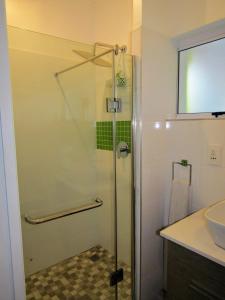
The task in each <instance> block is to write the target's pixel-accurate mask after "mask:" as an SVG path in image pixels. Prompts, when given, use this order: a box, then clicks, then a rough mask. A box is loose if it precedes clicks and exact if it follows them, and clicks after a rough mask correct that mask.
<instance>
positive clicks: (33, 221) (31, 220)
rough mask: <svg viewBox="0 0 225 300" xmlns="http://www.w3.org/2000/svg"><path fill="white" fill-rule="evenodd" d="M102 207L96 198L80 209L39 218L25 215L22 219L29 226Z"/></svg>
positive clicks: (101, 203) (100, 201)
mask: <svg viewBox="0 0 225 300" xmlns="http://www.w3.org/2000/svg"><path fill="white" fill-rule="evenodd" d="M102 205H103V201H102V200H101V199H99V198H97V199H95V200H94V202H93V203H91V204H86V205H83V206H80V207H77V208H72V209H68V210H63V211H60V212H56V213H53V214H51V215H47V216H41V217H31V216H29V215H25V216H24V219H25V221H26V222H27V223H29V224H41V223H45V222H49V221H52V220H56V219H60V218H63V217H66V216H70V215H73V214H77V213H80V212H82V211H86V210H89V209H93V208H97V207H99V206H102Z"/></svg>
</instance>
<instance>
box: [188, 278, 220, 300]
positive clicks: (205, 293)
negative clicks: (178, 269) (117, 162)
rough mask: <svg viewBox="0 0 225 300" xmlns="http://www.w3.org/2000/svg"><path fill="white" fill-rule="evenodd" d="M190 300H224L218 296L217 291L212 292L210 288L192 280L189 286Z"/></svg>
mask: <svg viewBox="0 0 225 300" xmlns="http://www.w3.org/2000/svg"><path fill="white" fill-rule="evenodd" d="M188 294H189V296H188V299H191V300H223V299H224V298H222V297H221V296H219V295H217V294H216V293H215V291H212V290H210V289H209V288H208V287H206V286H204V285H202V284H201V283H199V282H197V281H195V280H192V281H191V283H190V284H189V286H188Z"/></svg>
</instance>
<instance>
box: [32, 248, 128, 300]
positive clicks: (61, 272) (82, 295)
mask: <svg viewBox="0 0 225 300" xmlns="http://www.w3.org/2000/svg"><path fill="white" fill-rule="evenodd" d="M120 267H122V268H123V269H124V280H123V281H122V282H121V283H119V284H118V290H119V292H118V294H119V297H118V299H120V300H130V299H131V270H130V267H128V266H127V265H126V264H124V263H120ZM113 269H114V258H113V256H112V255H111V254H110V253H109V252H108V251H107V250H105V249H104V248H102V247H101V246H96V247H94V248H92V249H90V250H88V251H86V252H83V253H81V254H80V255H77V256H74V257H71V258H69V259H66V260H64V261H62V262H60V263H58V264H57V265H54V266H51V267H49V268H47V269H44V270H41V271H40V272H38V273H35V274H33V275H30V276H29V277H28V278H27V279H26V289H27V300H28V299H29V300H38V299H43V300H48V299H51V300H63V299H68V300H72V299H73V300H113V299H115V287H110V286H109V274H110V273H111V271H112V270H113Z"/></svg>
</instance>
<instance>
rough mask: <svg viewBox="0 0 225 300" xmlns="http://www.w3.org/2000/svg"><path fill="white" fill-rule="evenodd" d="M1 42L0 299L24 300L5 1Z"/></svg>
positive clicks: (0, 8)
mask: <svg viewBox="0 0 225 300" xmlns="http://www.w3.org/2000/svg"><path fill="white" fill-rule="evenodd" d="M0 41H1V42H0V66H1V72H2V73H1V77H0V78H1V79H0V111H1V134H0V139H1V142H0V164H1V168H0V169H1V173H0V193H1V197H0V240H1V244H0V248H1V249H0V290H1V294H0V299H1V300H11V299H15V300H17V299H18V300H23V299H24V295H25V287H24V274H23V253H22V237H21V231H20V227H21V226H20V214H19V199H18V182H17V170H16V160H15V158H16V156H15V142H14V130H13V118H12V100H11V90H10V80H9V64H8V51H7V38H6V19H5V3H4V1H0ZM17 230H18V232H17Z"/></svg>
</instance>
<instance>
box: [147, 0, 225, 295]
mask: <svg viewBox="0 0 225 300" xmlns="http://www.w3.org/2000/svg"><path fill="white" fill-rule="evenodd" d="M219 4H221V6H219ZM223 4H224V2H221V3H219V1H211V2H209V1H178V0H172V1H161V0H160V1H158V0H157V1H153V0H152V1H149V0H148V1H147V0H146V1H145V0H144V1H143V20H142V22H143V24H142V25H143V27H142V126H143V138H142V146H143V147H142V237H141V240H142V270H141V271H142V288H141V294H142V298H141V299H146V300H149V299H157V297H160V296H159V294H160V289H161V288H162V282H163V277H162V261H163V260H162V259H163V255H162V240H161V239H160V238H159V237H158V236H157V235H156V231H157V230H159V229H160V228H161V227H162V226H163V225H164V224H165V219H166V216H167V213H168V210H167V207H168V200H169V193H170V183H171V163H172V161H173V160H176V161H179V160H181V159H183V158H184V159H188V160H189V161H190V162H191V163H192V164H193V209H199V208H201V207H203V206H207V205H209V204H210V203H212V202H213V201H218V200H220V199H223V198H225V190H224V178H225V177H224V175H225V174H224V167H222V168H216V167H212V166H208V165H207V163H206V160H205V153H206V151H207V150H206V149H207V144H209V143H215V144H217V143H221V144H223V145H224V138H222V136H223V135H224V134H223V133H224V130H223V129H224V124H222V123H213V122H196V121H195V122H187V121H186V122H185V121H184V122H171V123H170V124H169V126H170V128H166V123H165V119H166V118H167V117H168V115H174V113H175V112H176V79H177V57H176V49H175V47H174V46H173V45H172V43H171V37H172V36H175V35H177V34H180V33H183V32H186V31H189V30H192V29H194V28H197V27H199V26H201V25H204V24H205V23H207V22H209V21H210V20H213V19H214V18H215V19H216V18H219V17H222V13H221V11H222V9H223ZM212 8H214V11H215V15H214V14H213V10H212ZM219 11H220V13H219ZM155 122H159V124H160V128H158V129H156V128H154V125H155ZM167 126H168V124H167Z"/></svg>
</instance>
